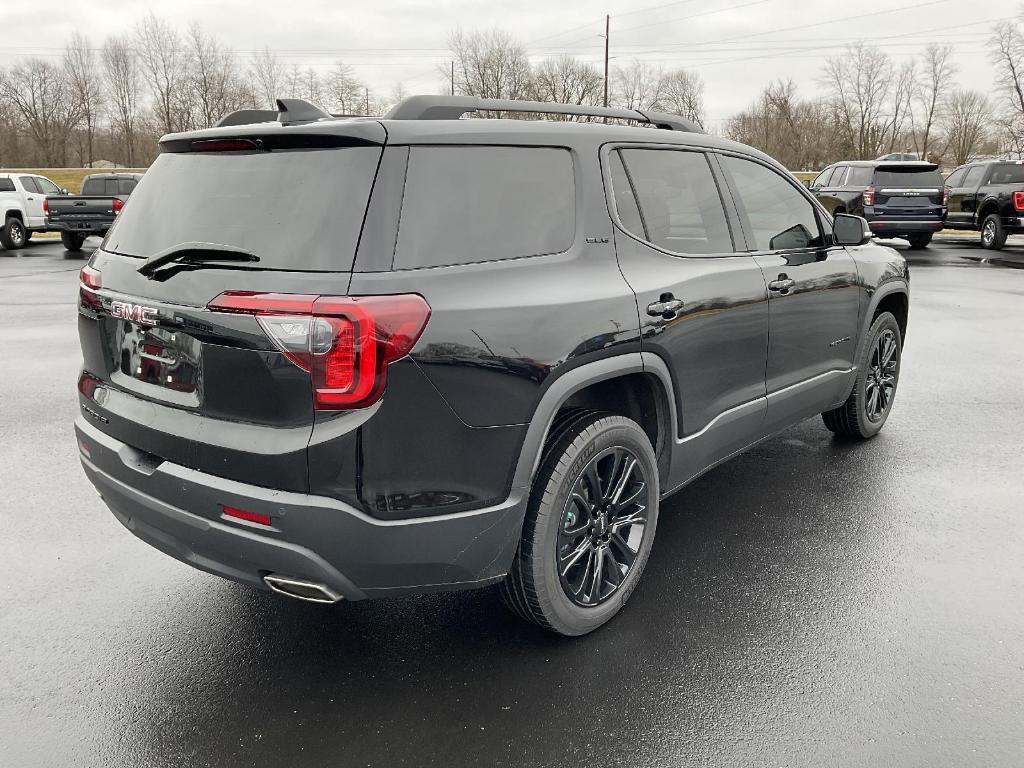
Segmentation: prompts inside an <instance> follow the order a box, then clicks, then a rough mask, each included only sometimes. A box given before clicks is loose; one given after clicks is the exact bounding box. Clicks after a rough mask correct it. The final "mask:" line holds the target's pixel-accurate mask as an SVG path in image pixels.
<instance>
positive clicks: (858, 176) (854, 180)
mask: <svg viewBox="0 0 1024 768" xmlns="http://www.w3.org/2000/svg"><path fill="white" fill-rule="evenodd" d="M872 170H873V169H872V168H870V167H868V166H866V165H862V166H859V167H858V166H851V168H850V177H849V178H848V179H847V180H846V186H848V187H869V186H871V172H872Z"/></svg>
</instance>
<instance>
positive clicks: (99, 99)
mask: <svg viewBox="0 0 1024 768" xmlns="http://www.w3.org/2000/svg"><path fill="white" fill-rule="evenodd" d="M64 69H65V72H66V73H67V78H68V86H69V90H70V95H71V97H72V98H74V99H75V100H76V101H77V102H78V111H79V112H81V114H82V120H84V121H85V152H84V153H79V154H80V155H84V157H85V160H86V162H87V163H88V165H89V166H90V167H91V166H92V163H93V160H94V159H95V158H94V157H93V139H94V135H95V132H96V121H97V118H98V116H99V113H100V112H101V111H102V109H103V89H102V88H101V84H100V76H99V72H98V68H97V66H96V56H95V54H94V53H93V49H92V48H91V47H90V43H89V41H88V40H86V38H85V36H84V35H83V34H82V33H81V32H76V33H75V34H74V35H73V36H72V37H71V40H70V41H69V42H68V44H67V46H66V47H65V49H64Z"/></svg>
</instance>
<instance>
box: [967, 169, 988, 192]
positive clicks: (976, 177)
mask: <svg viewBox="0 0 1024 768" xmlns="http://www.w3.org/2000/svg"><path fill="white" fill-rule="evenodd" d="M984 175H985V166H983V165H972V166H971V167H970V169H969V170H968V171H967V176H966V177H965V178H964V186H965V187H977V186H979V185H980V184H981V177H982V176H984Z"/></svg>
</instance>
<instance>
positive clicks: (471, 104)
mask: <svg viewBox="0 0 1024 768" xmlns="http://www.w3.org/2000/svg"><path fill="white" fill-rule="evenodd" d="M480 111H493V112H533V113H540V114H554V115H579V116H581V117H608V118H613V119H615V120H635V121H637V122H641V123H649V124H651V125H653V126H655V127H657V128H664V129H666V130H671V131H686V132H688V133H703V131H701V129H700V128H698V127H697V126H696V125H695V124H694V123H692V122H691V121H689V120H687V119H686V118H685V117H680V116H679V115H668V114H664V113H661V112H650V111H647V110H640V109H625V108H623V107H590V106H586V105H582V104H557V103H555V102H547V101H516V100H514V99H482V98H479V97H477V96H409V97H407V98H405V99H403V100H402V101H400V102H399V103H398V104H396V105H395V106H394V107H392V109H391V111H390V112H388V113H387V114H386V115H385V116H384V117H385V118H386V119H388V120H458V119H459V118H460V117H462V116H463V115H464V114H466V113H467V112H480Z"/></svg>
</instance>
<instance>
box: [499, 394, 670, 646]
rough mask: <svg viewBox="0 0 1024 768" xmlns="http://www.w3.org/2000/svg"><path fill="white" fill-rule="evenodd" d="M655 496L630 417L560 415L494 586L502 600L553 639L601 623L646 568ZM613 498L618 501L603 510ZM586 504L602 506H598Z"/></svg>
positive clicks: (645, 453)
mask: <svg viewBox="0 0 1024 768" xmlns="http://www.w3.org/2000/svg"><path fill="white" fill-rule="evenodd" d="M595 478H596V483H597V485H596V491H595V485H594V480H595ZM620 482H621V483H623V484H624V485H622V487H621V488H620V489H619V490H618V493H616V486H617V484H618V483H620ZM574 491H575V493H574ZM660 493H661V488H660V483H659V480H658V469H657V460H656V458H655V455H654V450H653V449H652V448H651V443H650V440H649V439H648V438H647V435H646V434H645V433H644V431H643V430H642V429H641V428H640V425H638V424H637V423H636V422H635V421H632V420H630V419H627V418H625V417H623V416H613V415H609V414H601V413H596V412H593V411H583V412H578V413H575V414H573V415H571V416H570V417H568V418H566V419H563V420H562V421H561V423H560V424H558V425H556V426H555V428H553V429H552V437H551V439H550V440H549V443H548V447H547V448H546V449H545V452H544V457H543V460H542V461H541V465H540V469H539V470H538V472H537V477H536V478H535V479H534V482H533V489H532V492H531V494H530V501H529V506H528V507H527V511H526V519H525V521H524V523H523V535H522V539H521V540H520V543H519V547H518V549H517V550H516V555H515V559H514V560H513V563H512V567H511V569H510V570H509V573H508V575H507V576H506V577H505V581H504V582H503V583H502V585H501V596H502V599H503V600H504V602H505V604H506V605H507V606H508V607H509V608H510V609H511V610H512V611H513V612H515V613H516V614H518V615H519V616H520V617H522V618H523V619H526V620H527V621H531V622H533V623H535V624H538V625H540V626H541V627H544V628H545V629H548V630H550V631H552V632H556V633H558V634H560V635H569V636H576V635H584V634H586V633H588V632H592V631H594V630H595V629H597V628H598V627H600V626H601V625H602V624H604V623H605V622H607V621H609V620H610V619H611V618H612V617H613V616H615V615H616V614H617V613H618V612H619V611H620V610H621V609H622V606H623V605H625V603H626V601H627V600H628V599H629V596H630V595H631V594H632V592H633V590H634V589H635V588H636V585H637V582H638V581H639V580H640V576H641V575H642V573H643V570H644V566H645V565H646V564H647V558H648V557H649V555H650V552H651V546H652V543H653V541H654V532H655V529H656V528H657V524H658V502H659V499H660ZM613 498H615V499H617V501H618V503H617V504H611V505H610V506H609V505H608V502H610V501H611V500H612V499H613ZM591 501H599V502H600V503H599V504H597V505H596V506H598V509H597V510H596V511H595V510H594V509H593V507H594V506H595V505H594V504H592V503H591ZM624 520H633V521H634V522H633V523H626V524H623V521H624ZM620 561H621V562H620ZM623 568H625V570H623ZM595 573H596V574H597V575H598V577H597V578H596V579H595V578H594V574H595ZM576 582H578V585H579V586H578V590H577V588H576ZM595 582H596V586H595Z"/></svg>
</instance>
